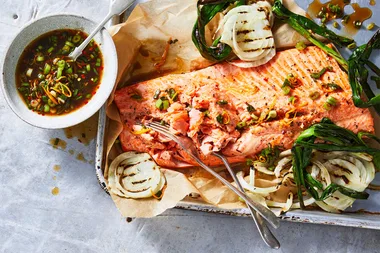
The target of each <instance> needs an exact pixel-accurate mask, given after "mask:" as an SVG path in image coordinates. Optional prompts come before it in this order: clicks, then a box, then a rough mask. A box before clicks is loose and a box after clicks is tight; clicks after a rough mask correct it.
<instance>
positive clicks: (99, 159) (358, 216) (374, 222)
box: [95, 9, 380, 230]
mask: <svg viewBox="0 0 380 253" xmlns="http://www.w3.org/2000/svg"><path fill="white" fill-rule="evenodd" d="M131 10H132V9H130V11H131ZM130 11H128V12H126V13H124V14H123V15H121V17H120V19H114V20H113V24H117V23H121V22H124V21H125V20H127V18H128V16H129V14H130ZM374 13H375V12H374ZM377 19H379V17H377V18H376V20H377ZM376 20H375V21H376ZM379 22H380V21H379ZM370 35H371V33H368V32H364V35H363V36H362V34H360V36H361V38H360V39H357V40H360V41H367V40H368V39H369V38H370ZM357 37H359V36H357ZM341 52H342V54H343V55H345V54H347V51H346V52H345V51H344V50H343V51H341ZM378 58H380V57H378ZM379 62H380V59H376V63H377V65H379ZM377 124H378V125H380V122H377ZM106 131H107V116H106V108H105V106H103V107H102V108H101V109H100V111H99V120H98V132H97V138H96V157H95V158H96V159H95V171H96V176H97V178H98V181H99V184H100V186H101V187H102V189H103V190H104V191H105V192H106V193H108V190H107V186H106V182H105V179H104V176H103V168H104V157H105V154H104V150H105V149H104V148H105V147H106V143H105V138H104V137H105V134H106ZM376 181H377V182H376ZM374 183H375V184H376V183H377V184H379V183H380V175H379V174H378V175H377V177H376V178H375V180H374ZM368 192H369V193H370V197H369V199H367V200H357V201H355V203H354V205H353V207H352V208H350V209H349V210H346V211H345V212H344V213H342V214H332V213H327V212H324V211H319V210H293V211H289V212H287V213H286V214H283V215H281V216H280V218H281V219H282V220H287V221H292V222H302V223H315V224H326V225H338V226H347V227H360V228H369V229H378V230H380V192H379V191H372V190H368ZM108 194H109V193H108ZM175 208H179V209H186V210H193V211H201V212H208V213H218V214H225V215H232V216H249V215H250V214H249V210H248V209H247V208H241V209H232V210H231V209H229V210H227V209H221V208H217V207H215V206H212V205H209V204H205V203H204V202H202V201H201V199H197V198H191V197H187V198H185V199H184V200H182V201H181V202H179V203H178V204H177V206H176V207H175Z"/></svg>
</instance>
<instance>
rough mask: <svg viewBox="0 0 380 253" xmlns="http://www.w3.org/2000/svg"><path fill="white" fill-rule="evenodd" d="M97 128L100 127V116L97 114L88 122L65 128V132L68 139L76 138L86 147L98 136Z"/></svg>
mask: <svg viewBox="0 0 380 253" xmlns="http://www.w3.org/2000/svg"><path fill="white" fill-rule="evenodd" d="M97 126H98V114H95V115H94V116H92V117H91V118H89V119H88V120H86V121H84V122H82V123H80V124H78V125H75V126H72V127H68V128H65V129H64V132H65V135H66V138H68V139H72V138H74V137H75V138H77V139H78V141H79V142H80V143H82V144H84V145H85V146H88V144H90V142H91V140H93V139H94V138H95V136H96V133H97ZM69 152H70V151H69ZM70 154H71V152H70ZM72 154H74V151H72ZM72 154H71V155H72Z"/></svg>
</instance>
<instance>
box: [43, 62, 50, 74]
mask: <svg viewBox="0 0 380 253" xmlns="http://www.w3.org/2000/svg"><path fill="white" fill-rule="evenodd" d="M50 70H51V65H50V64H49V63H45V66H44V74H45V75H47V74H49V73H50Z"/></svg>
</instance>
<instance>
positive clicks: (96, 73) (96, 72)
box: [92, 68, 99, 76]
mask: <svg viewBox="0 0 380 253" xmlns="http://www.w3.org/2000/svg"><path fill="white" fill-rule="evenodd" d="M92 70H93V71H94V73H95V75H97V76H98V75H99V73H98V71H96V68H93V69H92Z"/></svg>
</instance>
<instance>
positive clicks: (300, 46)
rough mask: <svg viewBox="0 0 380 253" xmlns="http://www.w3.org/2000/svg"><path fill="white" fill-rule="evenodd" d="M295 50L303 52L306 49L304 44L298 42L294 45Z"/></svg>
mask: <svg viewBox="0 0 380 253" xmlns="http://www.w3.org/2000/svg"><path fill="white" fill-rule="evenodd" d="M296 48H297V49H298V50H300V51H301V50H304V49H305V48H306V44H305V43H304V42H303V41H298V42H297V44H296Z"/></svg>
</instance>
